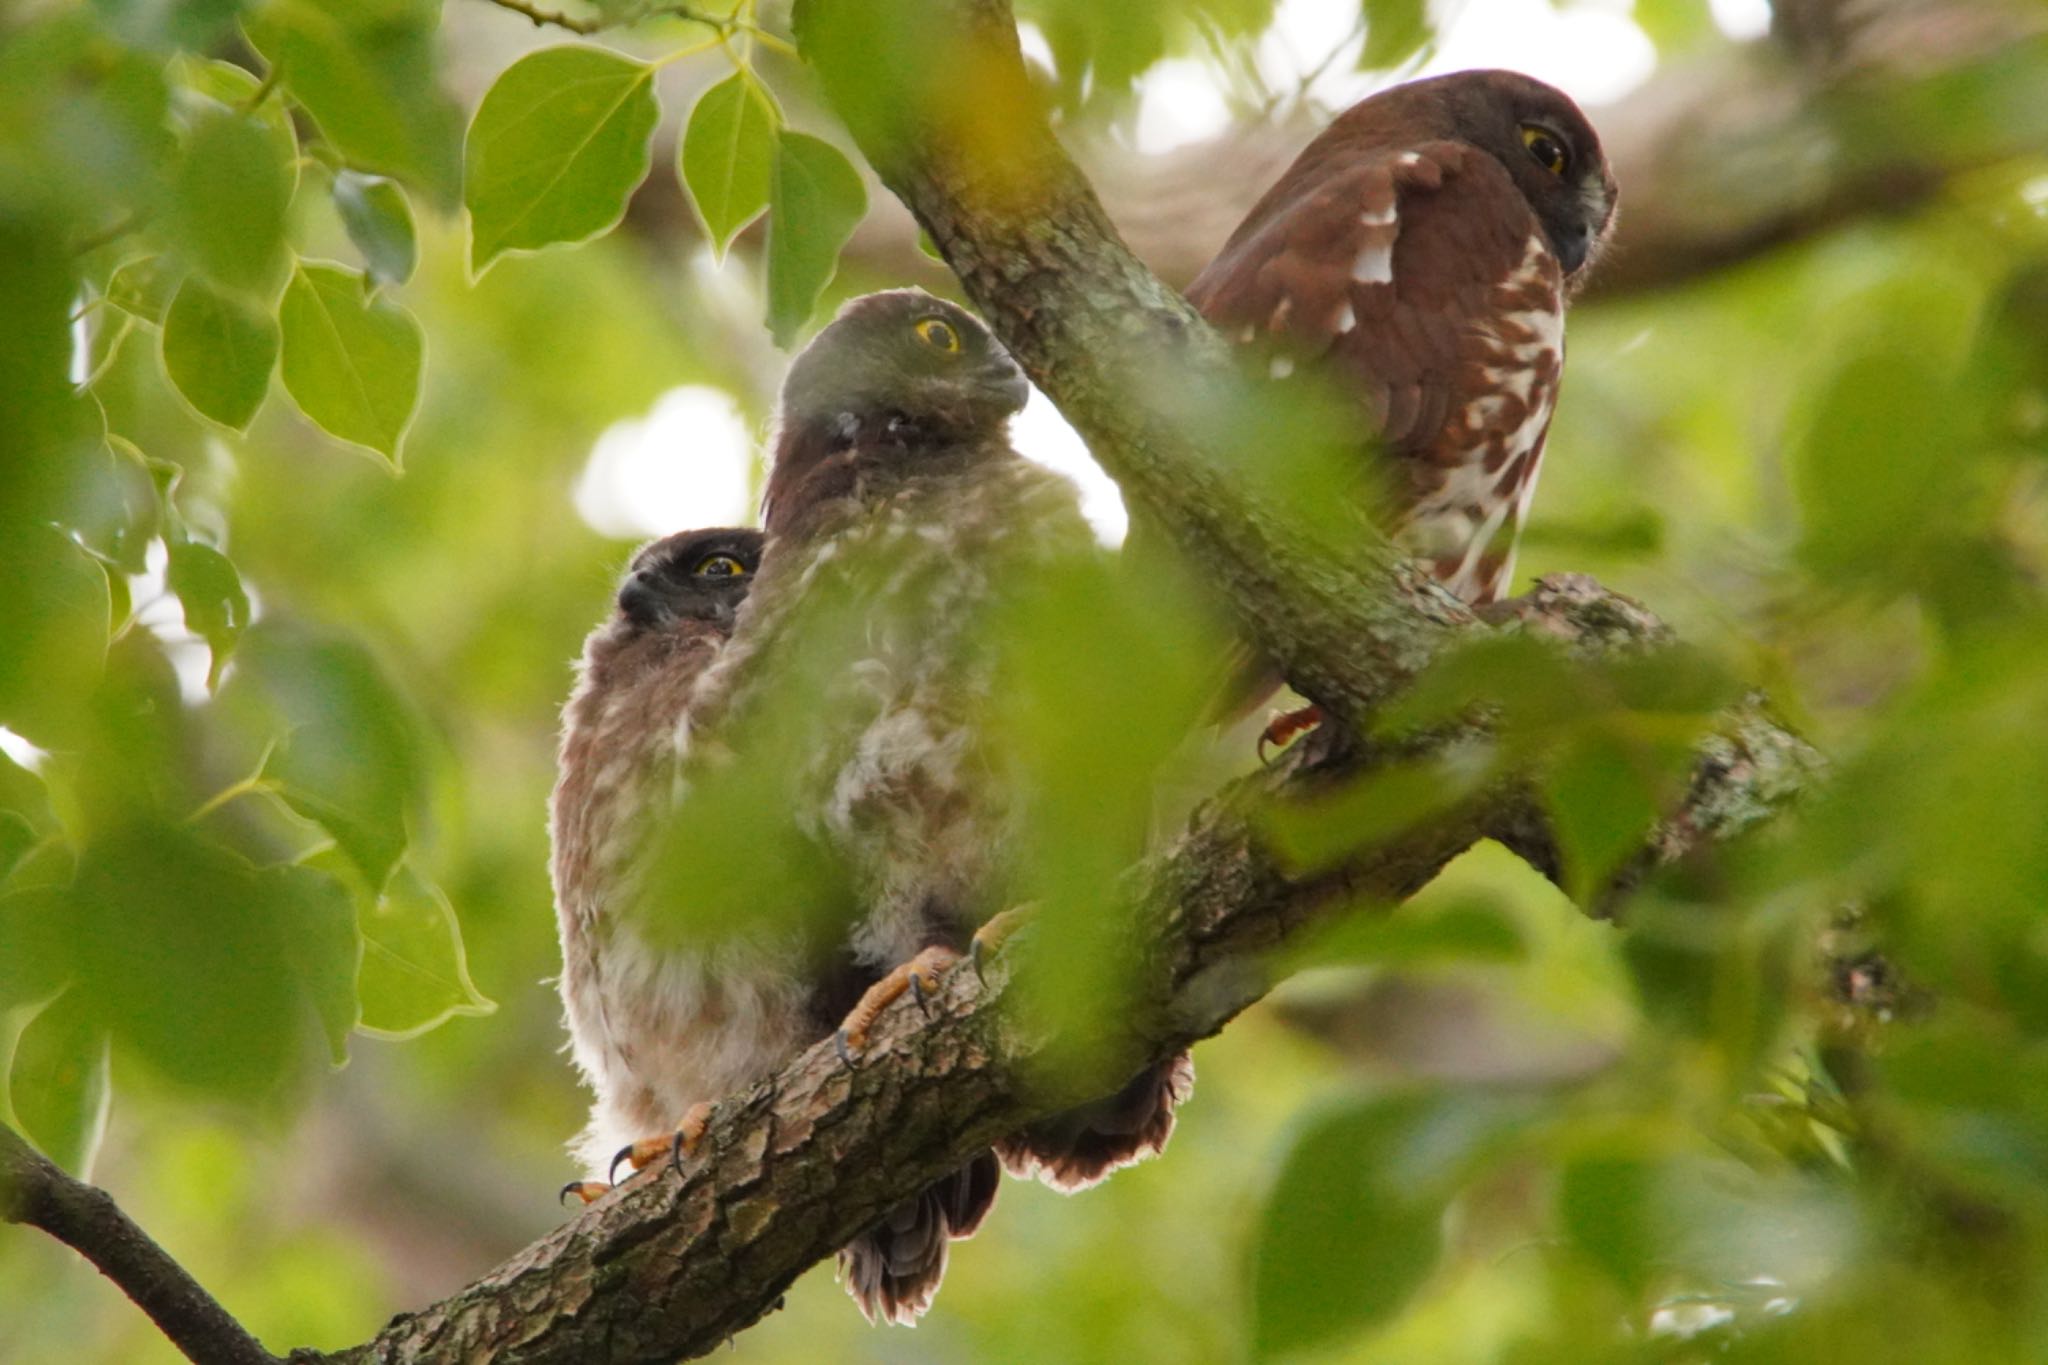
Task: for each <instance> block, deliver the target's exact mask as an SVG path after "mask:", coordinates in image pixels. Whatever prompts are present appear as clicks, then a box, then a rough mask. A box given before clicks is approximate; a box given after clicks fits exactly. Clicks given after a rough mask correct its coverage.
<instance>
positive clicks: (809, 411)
mask: <svg viewBox="0 0 2048 1365" xmlns="http://www.w3.org/2000/svg"><path fill="white" fill-rule="evenodd" d="M1030 394H1031V386H1030V385H1029V383H1027V382H1026V381H1025V378H1024V372H1023V371H1022V370H1020V369H1018V368H1017V362H1016V361H1014V360H1012V359H1011V358H1010V353H1009V352H1008V351H1005V350H1004V349H1003V347H1002V344H1001V343H1000V342H998V341H997V340H996V339H995V338H994V337H993V336H991V335H989V331H988V329H987V328H986V327H984V326H982V325H981V323H980V322H978V321H976V320H975V318H974V317H973V316H972V315H971V314H969V313H968V312H967V310H965V309H964V308H961V307H959V306H958V305H956V304H952V303H948V302H947V301H946V300H944V299H941V298H936V297H934V296H933V295H930V294H927V293H925V292H924V291H923V290H922V289H891V290H887V291H885V292H883V293H879V294H867V295H863V296H862V297H860V298H857V299H854V300H852V301H851V302H849V303H848V304H847V305H846V306H845V307H844V308H841V309H840V310H839V316H837V317H836V318H834V319H833V320H832V322H831V324H830V325H829V326H827V327H826V328H825V329H824V330H823V331H822V332H819V333H818V335H817V336H816V337H814V338H813V339H812V341H811V344H810V345H808V346H806V347H804V349H803V352H802V353H801V354H800V355H798V356H797V358H796V361H795V363H793V364H792V365H791V366H790V369H789V377H788V378H787V379H785V380H784V381H783V385H782V399H781V402H780V404H779V406H778V408H777V412H776V422H775V425H776V436H775V456H774V462H773V465H772V467H771V469H770V470H769V475H768V488H767V491H766V494H765V495H764V497H763V500H762V517H763V522H764V524H765V525H766V526H767V527H768V529H769V531H770V532H771V533H777V532H781V531H783V530H786V529H787V528H788V526H789V523H790V520H791V518H792V517H793V516H795V515H797V513H798V511H799V510H800V509H803V510H807V509H809V508H811V507H813V506H815V505H818V504H819V503H821V502H824V501H827V500H830V499H833V498H838V497H844V496H847V495H848V494H850V493H853V492H857V491H858V490H859V489H861V488H863V487H875V486H878V485H880V484H884V483H887V482H888V481H890V480H891V479H892V478H903V477H916V476H917V475H918V474H920V473H922V472H927V471H934V470H937V469H940V468H943V467H946V466H948V465H950V464H955V463H958V462H959V461H960V460H961V459H963V458H971V457H972V454H973V452H976V451H978V450H983V449H987V448H992V446H993V445H994V444H996V443H999V441H1000V438H1001V436H1002V433H1003V427H1004V424H1005V423H1006V422H1008V421H1009V419H1010V417H1011V415H1012V414H1014V413H1015V412H1017V411H1018V410H1019V409H1020V408H1022V407H1023V406H1024V402H1025V400H1026V399H1027V398H1028V397H1029V396H1030Z"/></svg>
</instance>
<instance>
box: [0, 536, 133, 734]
mask: <svg viewBox="0 0 2048 1365" xmlns="http://www.w3.org/2000/svg"><path fill="white" fill-rule="evenodd" d="M109 611H110V606H109V600H108V593H107V575H106V571H105V570H103V569H102V568H101V567H100V566H99V565H98V564H97V563H95V562H94V561H93V559H92V557H91V556H90V555H88V554H86V553H85V551H83V550H81V549H79V548H78V546H77V545H75V544H74V543H72V541H71V539H70V538H69V537H68V536H65V535H64V534H62V533H61V532H59V531H56V530H54V529H53V528H51V527H48V526H43V525H37V524H30V525H24V526H16V527H12V528H9V529H8V531H7V532H6V533H5V534H4V535H0V725H4V726H6V727H7V728H9V729H10V730H14V731H17V732H18V733H20V734H22V735H25V736H27V737H28V738H29V739H30V740H32V741H34V742H35V743H37V744H41V745H44V746H46V747H50V746H53V745H55V744H57V743H59V742H60V741H61V740H62V738H63V737H64V736H65V735H67V734H68V733H69V732H70V729H71V726H72V721H73V717H74V716H75V714H76V713H77V710H78V708H79V705H80V703H81V702H82V701H83V699H84V698H85V697H87V696H89V695H90V694H91V692H92V690H93V686H94V684H95V683H97V682H98V681H99V677H100V670H101V668H102V667H103V666H104V665H105V662H106V657H107V630H108V613H109Z"/></svg>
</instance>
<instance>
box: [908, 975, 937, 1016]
mask: <svg viewBox="0 0 2048 1365" xmlns="http://www.w3.org/2000/svg"><path fill="white" fill-rule="evenodd" d="M910 998H911V999H912V1000H915V1001H916V1002H917V1012H918V1013H919V1014H922V1015H923V1016H924V1017H925V1018H927V1019H929V1018H931V1017H932V1005H931V993H930V992H928V991H926V990H925V988H924V978H923V977H921V976H919V975H918V974H917V973H916V972H912V973H911V974H910Z"/></svg>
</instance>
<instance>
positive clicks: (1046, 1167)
mask: <svg viewBox="0 0 2048 1365" xmlns="http://www.w3.org/2000/svg"><path fill="white" fill-rule="evenodd" d="M1194 1088H1195V1063H1194V1061H1193V1059H1192V1058H1190V1057H1189V1056H1188V1054H1187V1053H1185V1052H1183V1053H1181V1054H1180V1055H1178V1056H1176V1057H1170V1058H1168V1059H1167V1060H1166V1061H1164V1062H1160V1063H1158V1064H1157V1065H1154V1066H1148V1067H1146V1068H1145V1069H1144V1070H1143V1071H1140V1072H1139V1073H1138V1074H1137V1075H1135V1076H1133V1077H1132V1078H1131V1079H1130V1081H1129V1082H1128V1083H1126V1084H1125V1086H1124V1088H1123V1089H1121V1090H1119V1091H1117V1092H1116V1093H1115V1094H1114V1095H1111V1096H1109V1097H1108V1098H1107V1099H1100V1100H1096V1101H1094V1102H1093V1103H1091V1104H1084V1105H1081V1106H1079V1107H1078V1108H1074V1109H1069V1110H1066V1111H1065V1112H1063V1113H1059V1114H1054V1115H1053V1116H1052V1117H1051V1118H1047V1119H1041V1120H1039V1121H1038V1122H1037V1123H1034V1124H1032V1125H1031V1126H1030V1127H1029V1128H1026V1129H1025V1130H1024V1131H1023V1132H1021V1133H1017V1134H1014V1135H1012V1136H1010V1137H1007V1138H1004V1139H1003V1140H1002V1141H1001V1142H998V1143H997V1144H996V1155H997V1156H998V1157H1000V1158H1001V1159H1002V1163H1003V1169H1005V1170H1007V1171H1008V1172H1009V1173H1010V1174H1011V1175H1014V1176H1018V1177H1020V1178H1022V1179H1026V1180H1030V1179H1033V1178H1036V1179H1038V1180H1042V1181H1044V1182H1045V1183H1046V1184H1048V1185H1050V1186H1052V1187H1053V1188H1054V1189H1056V1190H1060V1191H1063V1192H1072V1191H1074V1190H1081V1189H1086V1188H1087V1187H1088V1186H1090V1185H1093V1184H1096V1183H1098V1182H1099V1181H1101V1180H1103V1179H1105V1178H1107V1177H1108V1176H1109V1174H1110V1173H1111V1172H1112V1171H1117V1170H1120V1169H1122V1168H1123V1167H1125V1166H1129V1165H1131V1164H1132V1163H1134V1162H1138V1161H1143V1160H1144V1159H1145V1158H1146V1157H1148V1156H1152V1155H1154V1154H1156V1153H1158V1152H1160V1151H1163V1150H1165V1147H1166V1140H1167V1139H1168V1138H1170V1137H1172V1136H1173V1112H1174V1109H1175V1107H1176V1106H1178V1105H1179V1104H1180V1103H1181V1102H1182V1101H1183V1100H1185V1099H1186V1098H1187V1097H1188V1094H1189V1093H1190V1092H1191V1091H1192V1090H1193V1089H1194Z"/></svg>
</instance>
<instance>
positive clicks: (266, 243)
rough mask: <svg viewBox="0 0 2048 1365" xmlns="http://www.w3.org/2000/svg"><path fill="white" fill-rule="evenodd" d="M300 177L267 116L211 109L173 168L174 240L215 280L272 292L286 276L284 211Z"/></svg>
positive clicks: (263, 293)
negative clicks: (255, 117) (268, 124)
mask: <svg viewBox="0 0 2048 1365" xmlns="http://www.w3.org/2000/svg"><path fill="white" fill-rule="evenodd" d="M296 179H297V172H296V170H295V169H294V167H293V164H292V161H291V160H290V158H289V157H288V156H286V155H281V154H280V150H279V146H278V142H277V139H276V138H275V137H274V136H273V135H272V133H271V131H270V130H269V129H268V128H266V127H264V126H263V125H262V124H261V123H258V122H256V121H255V120H253V119H247V118H243V117H241V116H240V115H237V114H229V113H211V114H207V115H204V116H202V117H201V118H200V119H199V120H198V121H197V123H196V124H195V125H194V127H193V129H192V133H191V136H190V138H189V139H188V141H187V143H186V146H185V154H184V156H183V158H182V159H181V160H180V161H179V163H178V166H177V168H176V170H175V171H174V172H173V173H172V178H171V186H170V194H171V199H170V214H169V220H170V221H169V225H168V226H169V229H170V232H171V236H172V239H173V240H174V241H175V242H177V244H178V246H179V247H180V249H181V250H182V251H183V253H184V255H185V256H186V258H187V259H189V260H190V261H191V262H192V264H193V265H195V266H197V267H198V268H199V270H200V271H201V272H203V273H204V274H205V275H206V276H207V277H208V278H210V279H212V280H213V281H215V282H216V283H218V284H221V285H224V286H226V287H228V288H230V289H239V290H244V291H246V292H248V293H251V294H256V295H261V296H263V297H268V296H269V295H270V294H272V293H273V292H274V291H275V290H276V288H277V284H278V281H279V280H281V279H283V278H284V271H285V262H286V252H285V215H286V211H287V210H288V209H289V208H290V206H291V199H292V187H293V185H294V183H295V182H296Z"/></svg>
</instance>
